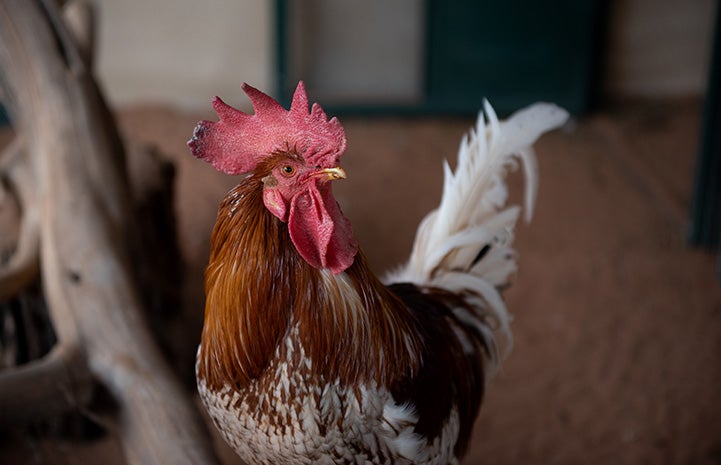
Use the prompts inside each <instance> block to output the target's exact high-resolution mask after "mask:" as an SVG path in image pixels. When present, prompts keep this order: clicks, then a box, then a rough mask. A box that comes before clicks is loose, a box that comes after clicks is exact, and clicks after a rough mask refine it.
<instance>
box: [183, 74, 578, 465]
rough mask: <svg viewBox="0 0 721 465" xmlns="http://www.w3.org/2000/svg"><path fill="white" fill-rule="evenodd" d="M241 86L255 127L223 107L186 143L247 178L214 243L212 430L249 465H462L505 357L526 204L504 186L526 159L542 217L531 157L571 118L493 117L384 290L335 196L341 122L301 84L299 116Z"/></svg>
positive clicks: (205, 357) (466, 146)
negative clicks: (509, 289) (507, 291)
mask: <svg viewBox="0 0 721 465" xmlns="http://www.w3.org/2000/svg"><path fill="white" fill-rule="evenodd" d="M242 88H243V90H244V91H245V93H246V94H247V95H248V97H249V98H250V100H251V102H252V105H253V110H254V114H253V115H249V114H246V113H244V112H241V111H238V110H236V109H234V108H233V107H231V106H229V105H227V104H226V103H224V102H223V101H222V100H221V99H220V98H218V97H215V98H214V99H213V102H212V105H213V107H214V109H215V111H216V113H217V115H218V118H219V120H218V121H215V122H214V121H200V122H199V123H198V125H197V127H196V128H195V131H194V133H193V137H192V138H191V139H190V140H189V141H188V145H189V147H190V150H191V152H192V153H193V155H195V156H196V157H198V158H200V159H202V160H205V161H207V162H209V163H211V164H212V165H213V166H214V167H215V168H216V169H218V170H220V171H222V172H224V173H228V174H231V175H238V174H248V176H247V177H245V178H244V179H243V180H242V181H241V182H240V184H239V185H238V186H236V187H235V188H234V189H232V190H231V191H230V192H229V193H228V194H227V196H226V197H225V198H224V199H223V200H222V202H221V204H220V207H219V210H218V217H217V222H216V224H215V226H214V228H213V231H212V236H211V252H210V259H209V263H208V267H207V270H206V276H205V292H206V307H205V321H204V326H203V332H202V338H201V344H200V347H199V348H198V354H197V360H196V373H197V382H198V390H199V393H200V396H201V398H202V401H203V403H204V405H205V407H206V408H207V410H208V412H209V415H210V417H211V418H212V420H213V422H214V423H215V425H216V426H217V428H218V430H219V431H220V433H221V434H222V436H223V437H224V439H225V440H226V441H227V442H228V444H230V446H231V447H232V448H233V449H234V450H235V452H236V453H238V454H239V455H240V457H241V458H242V459H243V460H245V461H246V462H247V463H249V464H250V463H252V464H256V463H257V464H271V463H272V464H279V465H282V464H302V463H324V464H332V463H334V464H361V463H362V464H427V465H445V464H455V463H458V462H459V461H460V459H461V458H462V457H463V455H464V453H465V452H466V450H467V449H468V444H469V438H470V435H471V430H472V428H473V423H474V420H475V418H476V416H477V415H478V412H479V409H480V405H481V398H482V395H483V392H484V387H485V384H486V382H487V380H488V379H489V378H490V377H491V376H492V374H493V373H494V371H495V370H496V367H497V365H498V363H499V361H500V360H501V359H502V358H503V356H504V353H505V351H504V350H502V349H501V348H500V346H501V344H500V342H499V341H501V340H505V341H506V342H507V343H510V332H509V316H508V314H507V312H506V308H505V305H504V302H503V300H502V297H501V294H500V290H501V289H502V288H504V287H506V285H507V284H508V283H509V278H510V275H511V274H512V273H513V272H514V270H515V269H516V264H515V258H514V253H513V250H512V248H511V242H512V236H513V228H514V225H515V222H516V220H517V218H518V216H519V212H520V207H517V206H511V207H507V206H506V197H507V190H506V186H505V183H504V175H505V173H506V171H507V170H508V169H509V168H511V167H512V166H513V165H515V164H516V160H517V159H520V160H521V161H522V162H523V167H524V170H525V174H526V178H527V181H528V182H527V192H526V197H525V207H526V216H527V218H530V212H531V207H532V205H533V201H534V197H535V191H536V187H535V186H536V165H535V157H534V154H533V151H532V148H531V145H532V144H533V143H534V141H535V140H536V139H537V138H538V137H539V136H540V135H541V134H542V133H544V132H546V131H548V130H551V129H553V128H556V127H558V126H560V125H561V124H563V122H564V121H565V120H566V118H567V113H566V112H565V111H564V110H562V109H560V108H558V107H556V106H554V105H551V104H536V105H534V106H531V107H529V108H527V109H525V110H522V111H520V112H518V113H516V114H514V115H513V116H511V117H510V119H508V120H507V121H504V122H499V121H498V119H497V118H496V115H495V113H494V112H493V110H492V108H491V107H490V105H488V104H487V103H486V104H485V108H484V112H485V116H483V114H481V115H479V119H478V123H477V127H476V128H475V130H472V131H471V132H470V133H469V134H468V135H467V136H466V137H465V138H464V139H463V140H462V142H461V145H460V149H459V153H458V164H457V168H456V170H455V172H453V171H452V170H451V169H450V168H449V165H448V164H447V163H446V164H445V165H444V171H445V184H444V188H443V194H442V199H441V203H440V206H439V207H438V208H437V209H436V210H434V211H432V212H431V213H429V214H428V216H426V218H425V219H424V220H423V222H422V223H421V225H420V227H419V229H418V232H417V236H416V239H415V243H414V245H413V249H412V253H411V256H410V259H409V260H408V262H407V263H406V264H405V265H404V266H402V267H401V268H399V269H397V270H396V271H394V272H392V273H391V274H389V275H388V276H387V277H386V278H385V279H384V280H383V281H381V280H380V279H379V278H377V277H376V276H374V274H373V273H372V272H371V271H370V268H369V265H368V262H367V260H366V258H365V256H364V254H363V252H362V250H361V249H360V248H359V246H358V243H357V241H356V239H355V237H354V235H353V231H352V228H351V224H350V222H349V221H348V219H347V218H346V217H345V216H343V213H342V211H341V208H340V206H339V205H338V203H337V202H336V200H335V199H334V198H333V193H332V190H331V183H332V181H333V180H337V179H343V178H345V177H346V173H345V172H344V171H343V169H342V168H341V166H340V164H339V161H340V158H341V156H342V155H343V152H344V151H345V149H346V137H345V132H344V130H343V127H342V126H341V124H340V122H339V121H338V120H337V119H336V118H332V119H330V120H329V119H328V117H327V116H326V114H325V112H324V111H323V110H322V109H321V107H320V106H319V105H318V104H317V103H316V104H313V106H312V107H311V108H310V109H309V104H308V98H307V96H306V92H305V88H304V85H303V83H302V82H300V83H299V84H298V87H297V88H296V91H295V93H294V96H293V100H292V104H291V106H290V110H286V109H285V108H283V107H282V106H281V105H280V104H279V103H278V102H276V101H275V100H273V99H272V98H271V97H269V96H268V95H266V94H264V93H263V92H261V91H259V90H257V89H255V88H253V87H251V86H249V85H247V84H244V85H243V87H242Z"/></svg>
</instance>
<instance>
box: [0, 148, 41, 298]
mask: <svg viewBox="0 0 721 465" xmlns="http://www.w3.org/2000/svg"><path fill="white" fill-rule="evenodd" d="M23 145H24V144H23V142H22V139H21V138H16V139H15V140H14V141H13V142H12V143H11V144H10V146H8V148H7V149H6V151H5V153H4V154H3V156H2V158H0V179H2V180H3V181H4V184H5V188H6V189H7V192H5V196H4V198H3V199H2V200H0V202H3V201H5V202H12V201H15V202H17V203H18V204H19V205H20V210H21V212H22V221H21V223H20V234H19V237H18V239H17V242H16V245H15V251H14V253H13V254H12V255H11V256H10V257H9V258H8V262H7V263H5V264H4V265H3V266H2V267H0V303H2V302H4V301H6V300H8V299H9V298H10V297H12V296H14V295H17V294H18V293H19V292H20V291H21V290H22V289H24V288H25V287H27V286H28V285H29V284H30V283H32V282H34V281H35V279H36V278H37V275H38V272H39V267H38V256H39V237H40V206H39V205H38V199H37V196H36V191H35V179H34V176H33V171H32V169H31V167H30V162H29V158H28V157H27V153H26V151H25V150H24V147H23Z"/></svg>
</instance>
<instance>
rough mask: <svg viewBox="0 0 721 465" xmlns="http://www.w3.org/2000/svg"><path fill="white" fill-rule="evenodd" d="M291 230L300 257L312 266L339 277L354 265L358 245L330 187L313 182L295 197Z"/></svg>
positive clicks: (292, 203)
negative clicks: (339, 274) (324, 269)
mask: <svg viewBox="0 0 721 465" xmlns="http://www.w3.org/2000/svg"><path fill="white" fill-rule="evenodd" d="M288 230H289V232H290V238H291V240H292V241H293V244H294V245H295V248H296V249H297V250H298V253H299V254H300V255H301V256H302V257H303V258H304V259H305V261H307V262H308V263H309V264H310V265H312V266H314V267H316V268H329V269H330V270H331V271H332V272H333V273H335V274H338V273H340V272H342V271H344V270H345V269H347V268H348V267H349V266H351V265H352V264H353V260H354V259H355V254H356V252H357V251H358V243H357V242H356V240H355V237H354V236H353V230H352V228H351V224H350V221H348V219H347V218H346V217H345V216H343V213H342V212H341V210H340V207H339V206H338V203H337V202H336V201H335V199H334V198H333V195H332V193H331V188H330V183H328V182H320V181H319V182H311V183H310V184H309V185H308V189H306V190H303V191H302V192H300V193H298V194H296V196H295V197H293V199H292V200H291V204H290V214H289V216H288Z"/></svg>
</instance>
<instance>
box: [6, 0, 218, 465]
mask: <svg viewBox="0 0 721 465" xmlns="http://www.w3.org/2000/svg"><path fill="white" fill-rule="evenodd" d="M75 40H76V39H73V38H72V34H70V33H69V32H68V30H67V29H66V26H65V24H64V20H63V19H62V15H61V14H60V12H59V11H58V9H57V7H56V6H55V4H54V3H53V2H51V1H49V0H45V1H42V2H41V3H38V2H37V1H32V0H0V83H2V84H3V85H4V86H5V89H4V93H5V95H6V96H7V101H8V102H7V103H9V105H8V107H9V110H10V114H11V118H12V120H13V123H14V126H15V129H16V130H17V132H18V133H19V134H21V136H22V138H23V140H24V141H26V144H25V147H24V149H25V151H26V154H25V156H26V157H28V158H29V160H31V161H30V163H29V164H28V165H29V166H30V167H31V171H32V174H33V176H32V177H33V179H34V180H35V183H36V186H35V187H36V189H37V199H38V201H37V203H36V205H34V207H36V208H37V209H38V212H39V213H38V215H39V244H40V248H39V262H40V272H41V275H42V283H43V290H44V295H45V299H46V301H47V304H48V308H49V312H50V316H51V319H52V322H53V325H54V328H55V331H56V334H57V337H58V346H57V347H56V349H55V350H53V352H51V354H50V355H49V356H47V357H46V358H45V359H43V360H41V361H39V362H36V364H34V365H32V366H27V367H23V368H17V369H15V370H12V371H9V372H3V373H2V375H0V408H2V409H5V410H2V411H6V412H9V410H8V407H7V406H8V404H9V398H8V396H10V395H13V393H16V392H17V390H18V389H19V387H20V386H22V385H23V384H24V383H27V382H30V381H29V380H33V379H37V378H38V377H40V376H43V375H47V376H50V377H51V379H52V380H53V382H54V383H55V384H56V385H57V386H55V387H54V388H50V389H47V390H46V391H44V392H42V393H40V392H38V393H37V396H36V397H34V398H32V399H30V400H25V402H24V403H25V406H26V407H28V408H30V407H32V405H35V403H36V402H37V405H47V404H48V401H49V400H50V399H57V396H58V395H59V393H61V392H62V393H63V394H62V395H64V396H66V397H67V398H70V399H74V400H73V402H74V401H77V400H79V401H82V400H83V398H84V396H83V392H84V389H85V388H86V387H87V386H88V383H87V382H85V375H84V373H83V370H82V369H79V370H78V369H77V367H78V366H80V367H82V366H85V367H87V369H88V370H89V374H90V375H91V376H92V377H93V378H95V379H96V380H98V381H99V382H100V383H102V384H103V385H104V386H105V387H106V388H107V390H108V391H109V392H110V393H111V394H112V395H113V396H114V398H115V400H116V401H117V403H118V405H119V407H120V408H119V412H120V413H119V428H118V431H119V434H120V436H121V440H122V443H123V448H124V451H125V455H126V459H127V461H128V462H129V463H131V464H180V465H182V464H210V463H216V462H217V460H216V458H215V455H214V452H213V450H212V447H211V443H210V441H209V437H208V435H207V432H206V430H205V428H204V426H203V423H202V420H201V417H200V415H199V414H198V412H197V410H196V409H195V408H194V406H193V404H192V402H191V401H190V397H189V395H188V393H186V392H185V391H184V390H183V389H182V388H181V386H180V385H179V383H178V382H177V381H176V379H175V377H174V376H173V374H172V373H171V371H170V370H169V368H168V366H167V364H166V362H165V361H164V359H163V358H162V356H161V354H160V352H159V350H158V348H157V345H156V343H155V340H154V339H153V337H152V335H151V334H150V332H149V330H148V328H147V325H146V324H145V319H144V316H143V312H142V304H141V299H140V297H139V293H138V287H137V283H136V280H135V277H134V275H133V271H134V269H133V265H132V263H131V260H130V255H129V251H130V250H131V249H133V246H132V243H133V241H134V240H137V237H138V236H139V235H138V234H137V231H136V230H135V229H134V228H135V223H134V218H133V215H132V209H131V208H130V205H131V194H130V189H129V182H128V177H127V173H126V167H125V160H124V152H123V147H122V144H121V142H120V138H119V136H118V134H117V130H116V128H115V125H114V124H113V122H112V116H111V115H110V113H109V112H108V110H107V108H106V105H105V103H104V101H103V99H102V96H101V95H100V93H99V91H98V89H97V87H96V85H95V83H94V81H93V79H92V76H91V73H90V71H89V70H88V68H87V66H86V60H84V59H82V58H81V57H82V54H81V53H80V52H79V51H78V50H77V48H76V45H75V44H74V41H75ZM26 211H27V212H29V211H30V210H26ZM28 386H29V385H28ZM16 400H17V399H12V401H13V402H15V401H16ZM17 412H19V410H15V413H14V414H15V415H17V414H18V413H17Z"/></svg>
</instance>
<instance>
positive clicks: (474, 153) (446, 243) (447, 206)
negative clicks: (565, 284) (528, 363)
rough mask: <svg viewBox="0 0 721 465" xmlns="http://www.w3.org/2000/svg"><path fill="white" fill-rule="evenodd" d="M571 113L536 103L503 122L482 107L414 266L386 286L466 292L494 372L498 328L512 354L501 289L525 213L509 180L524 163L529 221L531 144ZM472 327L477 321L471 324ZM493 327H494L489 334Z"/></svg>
mask: <svg viewBox="0 0 721 465" xmlns="http://www.w3.org/2000/svg"><path fill="white" fill-rule="evenodd" d="M567 119H568V113H567V112H566V111H565V110H563V109H562V108H559V107H558V106H556V105H553V104H549V103H536V104H534V105H531V106H529V107H527V108H525V109H522V110H520V111H518V112H516V113H514V114H513V115H511V116H510V117H509V118H508V119H507V120H505V121H499V120H498V118H497V116H496V113H495V112H494V111H493V108H492V107H491V105H490V104H489V103H488V102H487V101H486V102H484V108H483V111H482V112H480V113H479V115H478V120H477V123H476V127H475V128H474V129H471V130H470V131H469V133H468V134H467V135H466V136H465V137H464V138H463V139H462V140H461V144H460V147H459V150H458V164H457V167H456V169H455V171H453V170H451V168H450V166H449V165H448V162H447V161H446V162H444V165H443V169H444V185H443V194H442V198H441V202H440V205H439V206H438V208H436V209H435V210H433V211H431V212H430V213H428V215H427V216H426V217H425V218H424V219H423V221H422V222H421V224H420V226H419V228H418V231H417V233H416V238H415V242H414V244H413V250H412V252H411V256H410V258H409V260H408V262H407V263H406V264H405V265H403V266H401V267H400V268H399V269H397V270H395V271H393V272H391V273H389V274H388V275H387V277H386V279H385V282H386V283H389V284H391V283H400V282H411V283H414V284H416V285H419V286H423V287H436V288H442V289H446V290H448V291H452V292H457V293H461V294H464V295H466V300H467V301H468V302H469V303H471V304H472V305H473V306H474V307H475V308H478V309H479V313H480V315H481V318H465V320H475V326H477V329H478V330H479V332H480V333H481V334H483V335H484V338H485V339H486V341H485V342H486V346H487V347H489V348H491V350H490V351H491V354H490V359H491V361H490V362H491V363H490V365H491V367H493V366H496V365H497V364H498V363H499V362H500V359H502V358H503V355H505V353H507V350H504V351H503V353H501V351H500V350H499V349H498V347H497V346H498V344H497V343H496V339H495V336H494V334H493V331H492V330H497V331H499V332H500V333H501V334H502V335H503V336H504V339H505V340H506V341H507V344H505V345H506V348H507V349H510V346H511V343H512V339H511V333H510V326H509V325H510V320H511V318H510V316H509V314H508V312H507V310H506V306H505V304H504V302H503V299H502V297H501V295H500V292H499V289H501V288H503V287H504V286H506V285H507V284H509V279H510V276H511V275H512V274H513V273H514V272H515V271H516V260H515V254H514V251H513V248H512V242H513V230H514V227H515V224H516V220H517V219H518V216H519V214H520V211H521V207H519V206H515V205H513V206H507V205H506V203H507V199H508V190H507V187H506V183H505V176H506V173H507V172H508V170H509V169H512V168H515V167H517V164H518V160H520V161H521V164H522V167H523V171H524V174H525V178H526V192H525V200H524V204H525V205H524V207H525V219H526V220H527V221H529V220H530V219H531V216H532V213H533V204H534V202H535V198H536V192H537V188H538V168H537V164H536V157H535V153H534V151H533V148H532V144H533V143H534V142H535V141H536V140H537V139H538V138H539V137H540V136H541V135H542V134H543V133H545V132H547V131H550V130H552V129H555V128H558V127H560V126H561V125H563V124H564V123H565V121H566V120H567ZM469 324H473V321H470V322H469ZM489 325H490V329H489Z"/></svg>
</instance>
